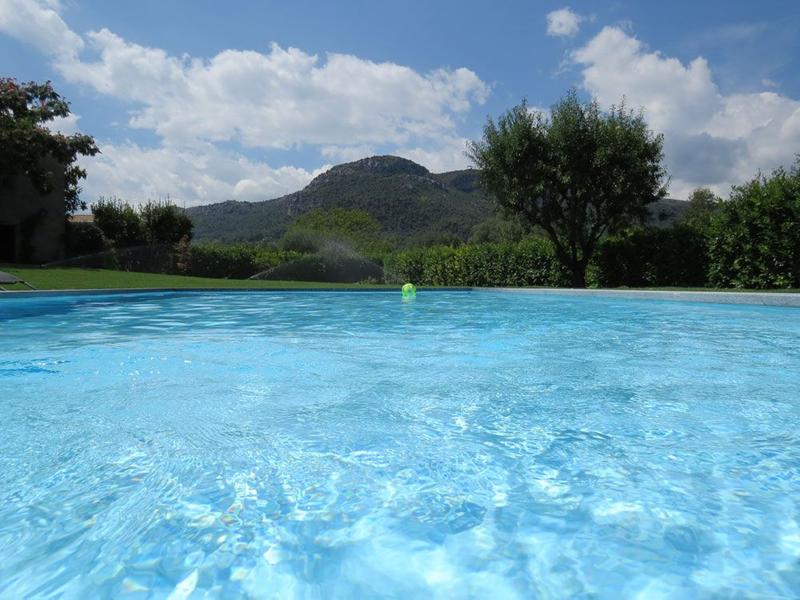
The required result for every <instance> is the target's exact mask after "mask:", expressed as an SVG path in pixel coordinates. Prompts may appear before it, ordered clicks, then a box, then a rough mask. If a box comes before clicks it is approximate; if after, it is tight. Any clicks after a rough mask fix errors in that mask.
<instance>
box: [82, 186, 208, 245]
mask: <svg viewBox="0 0 800 600" xmlns="http://www.w3.org/2000/svg"><path fill="white" fill-rule="evenodd" d="M92 214H93V215H94V222H95V223H96V224H97V226H98V227H99V228H100V229H101V230H102V231H103V234H104V235H105V237H106V238H107V239H108V240H109V241H110V242H111V243H112V245H113V246H114V247H116V248H127V247H131V246H140V245H143V244H154V245H159V244H166V245H174V244H177V243H178V242H180V241H181V240H182V239H183V238H188V239H189V240H191V238H192V228H193V224H192V220H191V219H190V218H189V217H188V215H187V214H186V212H185V211H184V210H183V209H181V208H178V207H177V206H175V205H174V204H170V203H166V202H148V203H147V204H144V205H143V206H141V207H140V208H139V210H137V209H135V208H134V207H133V206H131V205H130V204H129V203H127V202H125V201H123V200H120V199H119V198H100V200H99V201H98V202H96V203H95V204H93V205H92Z"/></svg>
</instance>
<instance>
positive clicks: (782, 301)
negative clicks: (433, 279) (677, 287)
mask: <svg viewBox="0 0 800 600" xmlns="http://www.w3.org/2000/svg"><path fill="white" fill-rule="evenodd" d="M419 289H420V291H436V292H478V293H511V294H541V295H554V296H598V297H606V298H623V299H630V300H648V299H650V300H673V301H680V302H703V303H712V304H743V305H753V306H778V307H784V308H800V294H798V293H794V292H735V291H730V292H718V291H671V290H615V289H577V288H546V287H541V288H539V287H535V288H520V287H431V288H426V287H421V288H419ZM191 292H202V293H208V292H214V293H241V292H259V293H264V292H266V293H298V292H299V293H308V292H336V293H350V292H357V293H383V294H385V293H396V292H397V290H395V289H393V288H357V287H308V288H305V287H303V288H277V287H276V288H264V287H252V288H249V287H244V288H112V289H103V288H99V289H78V290H69V289H67V290H18V291H16V290H8V291H7V292H4V293H0V299H2V298H26V297H31V298H37V297H48V296H78V295H80V296H84V295H86V296H90V295H104V296H105V295H117V294H119V295H124V294H158V293H162V294H163V293H191ZM0 301H2V300H0Z"/></svg>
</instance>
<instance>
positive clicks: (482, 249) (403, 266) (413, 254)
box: [384, 238, 565, 286]
mask: <svg viewBox="0 0 800 600" xmlns="http://www.w3.org/2000/svg"><path fill="white" fill-rule="evenodd" d="M384 267H385V272H386V279H387V281H393V282H403V281H411V282H413V283H415V284H417V285H444V286H529V285H539V286H545V285H561V284H563V283H564V275H565V274H564V272H563V270H562V268H561V266H560V265H559V264H558V261H557V260H556V258H555V255H554V253H553V248H552V245H551V244H550V243H549V242H548V241H547V240H543V239H538V238H530V239H526V240H523V241H521V242H517V243H503V244H468V245H463V246H459V247H457V248H452V247H448V246H436V247H431V248H413V249H410V250H404V251H401V252H397V253H394V254H391V255H389V256H387V257H386V259H385V262H384Z"/></svg>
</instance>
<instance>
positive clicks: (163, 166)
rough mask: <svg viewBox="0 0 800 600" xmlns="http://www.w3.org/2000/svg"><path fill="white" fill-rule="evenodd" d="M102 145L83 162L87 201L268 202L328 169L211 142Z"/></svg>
mask: <svg viewBox="0 0 800 600" xmlns="http://www.w3.org/2000/svg"><path fill="white" fill-rule="evenodd" d="M101 146H102V154H98V155H97V156H94V157H88V158H84V159H82V160H81V165H82V166H83V167H84V168H86V170H87V171H88V173H89V176H88V177H87V179H86V181H85V182H84V184H83V188H84V195H83V197H84V198H85V199H86V200H87V201H88V202H90V203H91V202H93V201H94V200H96V199H97V198H98V197H99V196H102V195H110V194H113V195H117V196H119V197H121V198H124V199H126V200H128V201H132V202H134V203H140V202H144V201H146V200H148V199H160V198H165V197H167V196H169V197H170V198H171V199H172V200H173V201H175V202H177V203H179V204H181V203H184V202H185V203H186V205H187V206H195V205H198V204H208V203H210V202H220V201H223V200H229V199H234V198H235V199H236V200H245V201H259V200H269V199H271V198H276V197H278V196H282V195H284V194H287V193H290V192H293V191H296V190H298V189H300V188H302V187H304V186H305V185H306V184H308V182H309V181H311V179H312V178H314V177H315V176H316V175H318V174H319V173H321V172H323V171H325V170H327V169H328V168H329V165H325V166H323V167H321V168H320V169H317V170H314V171H308V170H306V169H300V168H297V167H280V168H272V167H270V166H269V165H268V164H266V163H263V162H258V161H252V160H250V159H248V158H246V157H244V156H242V155H241V154H237V153H233V152H223V151H221V150H219V149H218V148H216V147H215V146H214V145H212V144H204V145H202V146H200V147H197V148H193V149H181V148H174V147H159V148H142V147H141V146H139V145H137V144H134V143H130V142H126V143H122V144H115V143H105V144H102V145H101Z"/></svg>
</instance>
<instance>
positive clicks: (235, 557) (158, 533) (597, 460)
mask: <svg viewBox="0 0 800 600" xmlns="http://www.w3.org/2000/svg"><path fill="white" fill-rule="evenodd" d="M0 416H2V427H1V428H0V597H2V598H31V597H64V598H87V597H117V596H123V597H125V598H140V597H141V598H145V597H156V598H158V597H172V598H189V597H191V598H207V597H212V598H213V597H238V596H246V597H253V598H272V597H280V598H371V597H395V598H470V597H474V598H493V599H494V598H563V597H592V598H682V599H683V598H711V597H714V598H734V597H735V598H740V597H753V598H792V597H798V596H800V310H798V309H791V308H767V307H751V306H732V305H714V304H691V303H684V302H665V301H652V300H647V301H637V300H623V299H604V298H597V297H591V298H588V297H577V296H558V297H554V296H547V295H543V294H509V293H505V294H503V293H487V292H425V291H422V292H420V293H419V294H418V295H417V298H416V300H414V301H412V302H403V301H402V300H401V297H400V293H399V292H392V293H382V292H375V293H373V292H353V293H342V292H338V293H330V292H329V293H321V292H316V293H315V292H310V293H301V292H284V293H273V292H250V293H246V292H245V293H242V292H219V293H198V292H193V293H158V294H156V293H148V294H132V295H106V296H85V295H82V296H78V295H73V296H69V295H65V296H53V297H45V298H21V297H16V298H2V299H0Z"/></svg>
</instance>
